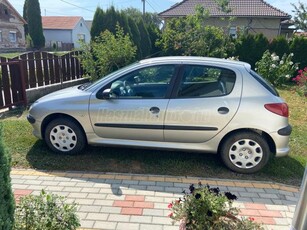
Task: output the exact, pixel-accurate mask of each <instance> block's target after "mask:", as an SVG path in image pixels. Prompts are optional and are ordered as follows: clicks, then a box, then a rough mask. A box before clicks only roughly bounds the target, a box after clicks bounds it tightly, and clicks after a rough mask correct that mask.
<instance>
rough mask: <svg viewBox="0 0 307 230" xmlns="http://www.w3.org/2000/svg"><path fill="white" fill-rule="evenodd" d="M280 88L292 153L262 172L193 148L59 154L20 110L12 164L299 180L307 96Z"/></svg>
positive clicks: (7, 123) (12, 136)
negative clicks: (228, 164) (233, 167)
mask: <svg viewBox="0 0 307 230" xmlns="http://www.w3.org/2000/svg"><path fill="white" fill-rule="evenodd" d="M279 91H280V93H281V95H282V97H283V98H284V99H285V100H286V101H287V102H288V104H289V106H290V123H291V124H292V126H293V133H292V135H291V142H290V144H291V154H290V155H289V156H288V157H285V158H274V159H273V160H272V161H271V162H269V164H268V166H267V167H265V168H264V169H263V170H262V171H261V172H259V173H256V174H253V175H242V174H237V173H233V172H231V171H229V170H228V169H226V168H225V167H224V165H223V164H222V163H221V161H220V159H219V157H218V156H216V155H209V154H199V153H191V152H178V151H160V150H144V149H130V148H115V147H113V148H111V147H87V148H86V149H85V150H84V152H83V153H82V154H81V155H78V156H66V155H57V154H54V153H53V152H51V151H50V150H49V149H48V148H47V146H46V145H45V143H44V142H43V141H41V140H38V139H36V138H35V137H34V136H33V135H32V134H31V132H32V127H31V125H30V124H28V122H27V121H26V118H25V116H26V112H23V111H18V110H17V111H15V114H14V113H12V112H11V113H9V117H7V118H5V119H2V122H3V125H4V140H5V144H6V145H7V147H8V148H9V150H10V152H11V154H12V165H13V167H17V168H35V169H45V170H88V171H101V172H126V173H144V174H164V175H177V176H196V177H207V178H228V179H245V180H262V181H263V180H264V181H275V182H280V183H286V184H291V185H299V184H300V182H301V179H302V177H303V174H304V169H305V165H306V163H307V138H306V137H307V120H306V119H307V118H306V114H307V111H306V110H307V100H306V98H303V97H299V96H298V95H297V94H296V93H295V92H292V91H289V90H279ZM3 117H4V116H3Z"/></svg>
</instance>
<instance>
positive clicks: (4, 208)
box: [0, 122, 15, 230]
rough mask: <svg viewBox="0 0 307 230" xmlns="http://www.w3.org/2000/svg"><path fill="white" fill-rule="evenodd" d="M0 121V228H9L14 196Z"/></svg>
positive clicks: (8, 229) (11, 219) (11, 225)
mask: <svg viewBox="0 0 307 230" xmlns="http://www.w3.org/2000/svg"><path fill="white" fill-rule="evenodd" d="M2 129H3V127H2V123H1V122H0V229H7V230H10V229H12V228H13V224H14V206H15V205H14V196H13V192H12V188H11V179H10V170H11V164H10V163H11V162H10V155H9V153H8V152H7V149H6V148H5V147H4V144H3V136H2V134H3V132H2V131H3V130H2Z"/></svg>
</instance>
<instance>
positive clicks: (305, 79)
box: [292, 67, 307, 97]
mask: <svg viewBox="0 0 307 230" xmlns="http://www.w3.org/2000/svg"><path fill="white" fill-rule="evenodd" d="M292 80H293V81H295V82H296V84H297V87H296V92H297V93H298V94H299V95H300V96H305V97H307V67H305V68H304V69H301V70H299V71H298V75H297V76H296V77H295V78H293V79H292Z"/></svg>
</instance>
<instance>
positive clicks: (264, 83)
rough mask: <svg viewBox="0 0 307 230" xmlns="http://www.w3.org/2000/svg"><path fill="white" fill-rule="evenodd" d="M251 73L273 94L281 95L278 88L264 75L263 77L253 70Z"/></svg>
mask: <svg viewBox="0 0 307 230" xmlns="http://www.w3.org/2000/svg"><path fill="white" fill-rule="evenodd" d="M250 74H251V75H252V76H253V77H254V78H255V79H256V81H258V82H259V83H260V85H262V86H263V87H264V88H266V89H267V90H268V91H269V92H270V93H271V94H273V95H274V96H278V97H279V93H278V92H277V90H276V89H275V88H274V87H273V86H272V85H271V84H270V83H269V82H267V81H266V80H265V79H264V78H263V77H261V76H260V75H259V74H258V73H256V72H255V71H253V70H251V71H250Z"/></svg>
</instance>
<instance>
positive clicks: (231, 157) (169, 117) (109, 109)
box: [28, 57, 291, 173]
mask: <svg viewBox="0 0 307 230" xmlns="http://www.w3.org/2000/svg"><path fill="white" fill-rule="evenodd" d="M28 121H29V122H30V123H31V124H32V126H33V128H34V131H33V133H34V135H35V136H36V137H38V138H41V139H44V140H45V141H46V143H47V145H48V146H49V147H50V148H51V149H52V150H53V151H55V152H58V153H66V154H77V153H80V152H81V151H82V150H83V148H84V147H85V146H86V145H87V144H90V145H115V146H138V147H141V148H142V147H146V148H147V147H151V148H159V149H171V150H185V151H190V152H192V151H200V152H208V153H218V154H219V155H220V156H221V159H222V160H223V162H224V163H225V165H226V166H227V167H228V168H230V169H231V170H233V171H236V172H239V173H254V172H256V171H258V170H260V169H261V168H263V166H265V165H266V164H267V162H268V160H269V159H270V157H271V156H272V155H275V156H276V157H282V156H286V155H287V154H288V153H289V136H290V133H291V126H290V125H289V123H288V106H287V104H286V103H284V101H283V100H282V99H281V98H280V97H279V95H278V93H277V92H276V90H275V89H274V88H273V87H272V86H271V85H269V84H268V83H266V81H264V80H263V79H262V77H260V76H259V75H258V74H257V73H256V72H254V71H253V70H251V67H250V65H249V64H247V63H244V62H239V61H229V60H224V59H217V58H203V57H162V58H152V59H146V60H142V61H139V62H137V63H134V64H132V65H129V66H127V67H125V68H122V69H120V70H118V71H116V72H114V73H111V74H110V75H108V76H106V77H103V78H102V79H100V80H98V81H96V82H94V83H90V84H85V85H81V86H78V87H72V88H67V89H64V90H60V91H57V92H55V93H51V94H49V95H47V96H44V97H42V98H40V99H39V100H37V101H36V102H35V103H34V104H33V105H32V106H31V108H30V111H29V115H28Z"/></svg>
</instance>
